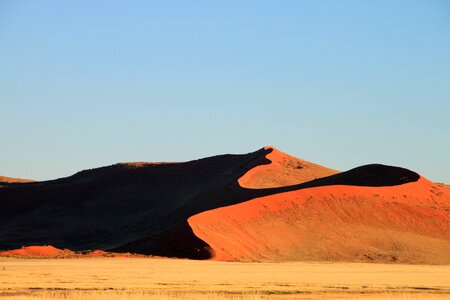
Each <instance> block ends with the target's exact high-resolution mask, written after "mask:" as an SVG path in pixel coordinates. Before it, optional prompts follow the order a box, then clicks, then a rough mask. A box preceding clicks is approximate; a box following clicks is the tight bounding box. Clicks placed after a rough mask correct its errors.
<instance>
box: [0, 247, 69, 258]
mask: <svg viewBox="0 0 450 300" xmlns="http://www.w3.org/2000/svg"><path fill="white" fill-rule="evenodd" d="M73 254H74V253H73V252H72V251H70V250H61V249H58V248H55V247H53V246H49V245H46V246H28V247H22V248H20V249H14V250H8V251H2V252H0V256H14V257H51V258H56V257H68V256H71V255H73Z"/></svg>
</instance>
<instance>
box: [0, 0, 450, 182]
mask: <svg viewBox="0 0 450 300" xmlns="http://www.w3.org/2000/svg"><path fill="white" fill-rule="evenodd" d="M0 128H1V129H2V131H1V140H0V174H1V175H5V176H13V177H23V178H32V179H38V180H44V179H54V178H58V177H63V176H68V175H71V174H73V173H75V172H77V171H79V170H81V169H86V168H93V167H98V166H103V165H108V164H113V163H116V162H123V161H185V160H191V159H196V158H201V157H205V156H210V155H215V154H222V153H247V152H250V151H254V150H256V149H258V148H260V147H262V146H264V145H274V146H276V147H277V148H279V149H280V150H282V151H285V152H287V153H290V154H292V155H295V156H298V157H301V158H303V159H306V160H309V161H312V162H316V163H319V164H323V165H325V166H328V167H332V168H336V169H340V170H347V169H350V168H353V167H356V166H359V165H362V164H367V163H375V162H377V163H384V164H391V165H398V166H403V167H407V168H409V169H412V170H415V171H417V172H419V173H421V174H422V175H424V176H425V177H428V178H429V179H431V180H434V181H443V182H450V2H449V1H446V0H442V1H433V0H424V1H413V0H405V1H395V0H389V1H379V0H373V1H363V0H362V1H359V0H358V1H357V0H355V1H245V0H244V1H242V0H240V1H162V0H161V1H91V0H89V1H79V0H77V1H59V0H55V1H39V0H30V1H21V0H14V1H13V0H11V1H5V0H0Z"/></svg>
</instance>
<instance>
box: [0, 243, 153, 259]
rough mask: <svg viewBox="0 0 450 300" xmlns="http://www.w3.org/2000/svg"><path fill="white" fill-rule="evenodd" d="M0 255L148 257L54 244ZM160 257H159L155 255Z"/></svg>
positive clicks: (8, 251)
mask: <svg viewBox="0 0 450 300" xmlns="http://www.w3.org/2000/svg"><path fill="white" fill-rule="evenodd" d="M0 257H17V258H92V257H147V256H145V255H139V254H131V253H114V252H107V251H102V250H93V251H87V252H83V253H75V252H74V251H71V250H68V249H64V250H61V249H58V248H55V247H53V246H50V245H47V246H24V247H22V248H20V249H14V250H7V251H0ZM155 258H159V257H155Z"/></svg>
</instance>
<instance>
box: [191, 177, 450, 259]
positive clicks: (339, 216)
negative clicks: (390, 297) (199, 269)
mask: <svg viewBox="0 0 450 300" xmlns="http://www.w3.org/2000/svg"><path fill="white" fill-rule="evenodd" d="M431 191H434V192H431ZM449 211H450V193H449V191H447V190H443V189H440V188H439V187H437V186H436V185H434V184H433V183H431V182H429V181H428V180H426V179H424V178H420V180H419V181H418V182H412V183H406V184H404V185H398V186H389V187H362V186H344V185H337V186H324V187H314V188H306V189H301V190H297V191H291V192H286V193H280V194H276V195H271V196H267V197H262V198H257V199H254V200H251V201H248V202H245V203H241V204H236V205H233V206H229V207H224V208H218V209H215V210H211V211H207V212H203V213H200V214H198V215H196V216H193V217H191V218H190V219H189V224H190V225H191V227H192V228H193V231H194V233H195V234H196V235H197V236H198V237H199V238H200V239H202V240H204V241H205V242H206V243H208V244H209V245H210V246H211V247H212V249H213V250H214V253H215V257H214V259H217V260H237V261H254V260H256V261H273V260H276V261H283V260H319V261H320V260H327V261H378V262H401V263H413V262H414V263H431V264H434V263H444V264H448V263H450V251H449V249H450V213H449Z"/></svg>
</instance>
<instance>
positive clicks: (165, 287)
mask: <svg viewBox="0 0 450 300" xmlns="http://www.w3.org/2000/svg"><path fill="white" fill-rule="evenodd" d="M71 292H74V293H75V294H77V295H79V294H80V293H89V294H90V297H84V296H79V297H78V298H77V297H74V298H70V297H68V298H69V299H88V298H92V299H103V298H102V297H100V295H101V294H105V293H106V294H108V293H109V294H110V295H109V296H105V297H106V298H108V297H110V298H111V299H112V298H114V297H113V295H111V293H115V294H116V296H117V294H119V295H122V296H123V295H128V296H129V295H133V294H135V295H140V296H136V297H135V298H133V297H131V298H130V297H127V299H156V298H161V299H163V298H164V297H163V296H162V295H175V296H176V298H183V297H184V299H190V298H189V297H187V296H186V295H192V294H193V293H194V294H196V293H197V294H196V295H197V296H196V297H197V298H202V297H198V294H206V295H210V297H206V298H204V299H218V298H217V297H216V298H214V297H215V296H214V295H216V296H217V295H219V296H220V295H222V296H223V295H226V296H223V297H244V299H262V298H274V299H278V298H289V299H316V298H341V299H342V298H348V297H351V298H355V297H356V298H358V297H363V298H370V299H372V298H373V299H382V298H387V299H414V298H419V299H428V298H430V299H435V298H436V299H440V298H442V299H445V298H446V297H449V298H450V265H433V266H431V265H398V264H361V263H315V262H314V263H304V262H302V263H300V262H290V263H231V262H217V261H192V260H172V259H149V258H86V259H15V258H0V298H5V297H6V298H8V299H28V298H30V299H33V296H38V295H47V296H48V295H49V293H50V294H52V293H53V294H54V293H56V294H58V293H59V295H60V294H61V293H63V294H65V295H66V296H67V293H69V294H70V293H71ZM92 293H93V294H92ZM95 294H98V297H94V295H95ZM146 294H148V295H152V294H153V295H155V294H156V295H159V297H156V298H151V297H150V298H147V297H144V296H145V295H146ZM143 295H144V296H143ZM180 295H185V296H183V297H180ZM211 295H212V296H211ZM410 295H413V296H410ZM397 296H400V298H398V297H397ZM24 297H25V298H24ZM245 297H247V298H245ZM380 297H381V298H380ZM424 297H425V298H424ZM56 298H58V296H55V298H53V297H48V299H56ZM116 298H117V297H116ZM119 298H124V297H119ZM194 298H195V296H194ZM219 298H220V297H219ZM39 299H47V298H46V297H44V298H39Z"/></svg>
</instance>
